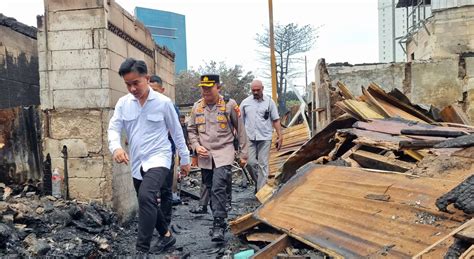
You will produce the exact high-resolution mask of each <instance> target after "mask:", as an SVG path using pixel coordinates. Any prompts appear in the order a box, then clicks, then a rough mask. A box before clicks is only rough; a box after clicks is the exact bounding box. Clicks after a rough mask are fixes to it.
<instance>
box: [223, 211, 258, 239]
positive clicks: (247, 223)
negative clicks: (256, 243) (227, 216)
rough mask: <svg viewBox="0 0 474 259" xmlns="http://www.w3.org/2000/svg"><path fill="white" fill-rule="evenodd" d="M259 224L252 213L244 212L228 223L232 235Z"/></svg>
mask: <svg viewBox="0 0 474 259" xmlns="http://www.w3.org/2000/svg"><path fill="white" fill-rule="evenodd" d="M258 224H260V221H259V220H258V219H256V218H255V217H254V216H253V215H252V213H248V214H245V215H243V216H241V217H240V218H237V219H236V220H233V221H231V222H230V223H229V226H230V231H231V232H232V234H234V235H236V236H237V235H239V234H241V233H242V232H244V231H247V230H249V229H251V228H253V227H255V226H256V225H258Z"/></svg>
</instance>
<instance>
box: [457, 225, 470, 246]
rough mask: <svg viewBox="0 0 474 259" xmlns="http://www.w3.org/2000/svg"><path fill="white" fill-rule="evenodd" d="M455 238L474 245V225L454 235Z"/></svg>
mask: <svg viewBox="0 0 474 259" xmlns="http://www.w3.org/2000/svg"><path fill="white" fill-rule="evenodd" d="M454 237H456V238H459V239H462V240H466V241H468V242H470V243H471V244H474V225H472V226H469V227H467V228H465V229H463V230H461V231H459V232H458V233H456V234H455V235H454Z"/></svg>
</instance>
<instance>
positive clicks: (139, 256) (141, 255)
mask: <svg viewBox="0 0 474 259" xmlns="http://www.w3.org/2000/svg"><path fill="white" fill-rule="evenodd" d="M147 257H148V252H144V251H140V250H136V251H135V256H134V257H133V258H137V259H146V258H147Z"/></svg>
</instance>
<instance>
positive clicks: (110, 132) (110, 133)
mask: <svg viewBox="0 0 474 259" xmlns="http://www.w3.org/2000/svg"><path fill="white" fill-rule="evenodd" d="M122 127H123V120H122V102H121V101H118V102H117V104H116V105H115V110H114V115H113V116H112V118H111V119H110V121H109V128H108V129H107V138H108V142H109V150H110V153H112V154H113V153H114V152H115V150H117V149H119V148H122V145H121V144H120V143H121V141H120V136H121V134H122Z"/></svg>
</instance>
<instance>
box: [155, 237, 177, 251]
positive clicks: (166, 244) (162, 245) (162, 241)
mask: <svg viewBox="0 0 474 259" xmlns="http://www.w3.org/2000/svg"><path fill="white" fill-rule="evenodd" d="M174 244H176V238H175V237H174V236H173V235H171V236H169V237H167V236H162V237H160V238H159V240H158V243H157V244H156V246H155V248H154V249H153V252H155V253H159V252H163V251H165V250H166V249H168V248H170V247H172V246H173V245H174Z"/></svg>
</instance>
